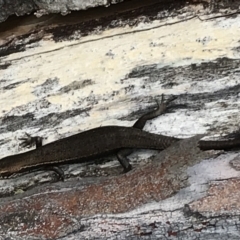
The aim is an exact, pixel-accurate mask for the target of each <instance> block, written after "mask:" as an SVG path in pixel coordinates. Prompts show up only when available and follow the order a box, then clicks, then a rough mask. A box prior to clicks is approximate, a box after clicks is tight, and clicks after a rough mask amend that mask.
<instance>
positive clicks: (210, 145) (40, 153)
mask: <svg viewBox="0 0 240 240" xmlns="http://www.w3.org/2000/svg"><path fill="white" fill-rule="evenodd" d="M174 99H176V98H171V99H170V100H168V101H166V102H164V101H163V97H162V102H161V104H160V105H158V108H157V109H156V110H154V111H151V112H149V113H147V114H144V115H143V116H142V117H140V118H139V119H138V120H137V122H136V123H135V124H134V125H133V127H120V126H105V127H98V128H94V129H91V130H88V131H85V132H81V133H78V134H75V135H72V136H70V137H67V138H64V139H60V140H58V141H55V142H52V143H49V144H46V145H44V146H42V139H41V138H40V137H31V136H29V135H27V137H26V138H22V139H21V140H23V143H22V145H23V146H30V145H32V144H36V147H37V148H36V149H35V150H31V151H28V152H25V153H21V154H16V155H12V156H8V157H5V158H3V159H1V160H0V175H1V176H10V175H12V174H13V173H17V172H24V171H27V170H30V169H42V168H45V169H50V170H53V171H55V172H56V173H57V174H58V175H59V177H60V178H61V179H63V178H64V175H63V171H62V170H61V169H60V168H59V167H57V165H58V164H69V163H73V162H84V161H87V160H89V159H94V158H98V157H101V156H104V155H106V154H109V153H112V152H115V153H116V154H117V157H118V160H119V162H120V164H121V165H122V167H123V168H124V171H125V172H127V171H129V170H131V169H132V167H131V165H130V163H129V160H128V159H127V156H128V155H129V154H131V153H132V151H133V149H156V150H163V149H165V148H167V147H169V146H170V145H171V144H173V143H174V142H176V141H179V140H181V139H179V138H174V137H168V136H164V135H158V134H154V133H148V132H145V131H143V130H142V128H143V127H144V125H145V123H146V122H147V120H150V119H153V118H155V117H157V116H159V115H161V114H163V113H164V112H165V110H166V108H167V106H168V104H169V103H170V102H171V101H173V100H174ZM239 146H240V139H233V140H226V141H199V147H200V148H201V149H202V150H209V149H217V150H219V149H223V150H229V149H232V148H235V147H239Z"/></svg>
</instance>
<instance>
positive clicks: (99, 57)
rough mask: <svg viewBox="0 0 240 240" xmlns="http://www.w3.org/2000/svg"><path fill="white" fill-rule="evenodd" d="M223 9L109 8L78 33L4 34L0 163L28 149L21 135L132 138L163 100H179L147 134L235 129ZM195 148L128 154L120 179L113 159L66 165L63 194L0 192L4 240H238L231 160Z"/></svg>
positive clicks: (230, 31)
mask: <svg viewBox="0 0 240 240" xmlns="http://www.w3.org/2000/svg"><path fill="white" fill-rule="evenodd" d="M224 4H225V5H224ZM224 4H222V5H221V4H220V3H219V4H218V5H216V3H215V5H214V2H213V3H212V5H211V4H210V5H204V3H198V4H184V2H183V3H178V4H177V3H176V4H175V5H174V6H173V5H172V4H171V3H170V2H169V3H165V4H162V3H158V4H152V5H149V6H144V7H139V8H136V7H135V8H134V9H130V10H129V11H126V10H124V11H118V12H115V11H113V12H111V8H109V12H108V14H106V13H104V14H102V13H99V12H98V11H99V10H96V13H94V12H91V14H92V15H91V17H88V18H87V19H85V21H84V20H83V21H80V20H79V19H78V18H77V16H76V15H74V14H73V15H71V14H70V15H68V16H66V18H64V20H63V19H62V18H60V17H54V18H49V19H48V21H46V22H44V21H43V22H42V24H40V25H39V24H35V23H34V22H31V24H29V25H27V24H24V26H23V25H21V24H20V23H19V25H15V26H14V28H9V27H6V28H3V29H4V31H2V32H1V33H0V39H1V40H0V41H1V45H0V53H1V55H0V91H1V94H0V109H1V111H0V121H1V125H0V133H1V134H0V148H1V153H2V154H1V157H4V156H7V155H11V154H16V153H19V152H21V151H26V149H20V148H19V140H18V138H19V137H22V136H23V135H24V132H28V133H30V134H33V135H36V134H38V135H40V136H43V137H45V138H46V139H45V142H51V141H54V140H56V139H59V138H63V137H66V136H69V135H71V134H75V133H77V132H80V131H84V130H87V129H90V128H94V127H98V126H104V125H122V126H131V125H132V124H133V123H134V121H135V120H136V119H137V118H138V117H139V116H141V115H142V114H143V113H145V112H146V111H148V110H149V109H152V108H154V107H155V106H156V102H155V100H156V99H160V96H161V94H164V95H165V96H166V98H168V97H169V96H170V95H177V96H178V99H177V100H176V101H174V103H172V105H171V108H170V109H169V111H168V112H167V113H166V114H165V115H163V116H161V117H159V118H157V119H154V120H152V121H150V122H149V123H148V124H147V126H146V127H145V130H146V131H150V132H154V133H161V134H165V135H169V136H175V137H184V138H189V137H191V136H194V135H196V134H205V135H207V137H208V138H210V137H211V138H220V137H222V135H226V134H229V133H232V132H234V131H237V130H238V129H239V109H240V95H239V89H240V80H239V61H240V60H239V36H240V30H239V29H240V28H239V23H240V21H239V20H240V19H239V16H238V14H237V11H236V10H235V9H237V8H236V6H235V5H231V4H230V3H226V2H225V3H224ZM227 4H228V5H227ZM232 4H236V3H232ZM226 5H227V6H226ZM226 9H227V10H226ZM223 10H225V15H223V13H222V12H223ZM95 16H98V18H97V19H96V17H95ZM20 22H21V21H20ZM14 33H16V34H15V35H13V34H14ZM197 139H198V137H196V138H193V139H190V140H185V141H183V145H178V144H176V146H175V145H174V146H172V147H171V148H170V149H167V150H165V151H163V152H161V153H160V154H158V153H157V152H151V151H137V152H136V153H134V154H132V155H131V156H130V159H131V161H132V163H133V166H134V168H135V169H134V171H132V172H130V173H129V174H127V175H121V174H120V173H121V167H120V166H119V164H118V162H117V160H116V159H115V157H114V156H109V158H104V159H101V160H99V161H98V162H97V163H92V164H74V165H69V166H65V167H63V170H64V172H65V174H66V175H67V181H66V182H64V183H60V182H57V183H51V181H54V179H55V176H54V174H53V173H51V172H32V173H29V174H25V175H19V176H17V177H16V178H12V179H3V180H0V190H1V192H0V194H1V200H0V201H1V207H0V211H1V214H0V222H1V224H0V237H3V238H6V237H9V238H10V239H41V238H42V239H44V238H45V239H57V238H59V237H62V239H79V238H80V239H117V238H120V239H174V238H176V237H177V238H178V239H194V238H199V239H219V238H221V239H239V231H238V226H239V204H238V202H239V196H238V194H237V190H236V189H238V186H239V167H238V165H239V164H238V162H239V161H238V160H239V153H238V152H237V151H234V152H230V153H223V152H217V153H216V152H211V151H210V152H206V153H204V152H200V151H199V149H198V148H197V144H196V141H197ZM181 144H182V143H181ZM76 179H78V180H76ZM234 192H236V194H234ZM14 193H15V195H13V194H14ZM16 193H18V194H16ZM7 196H9V197H7Z"/></svg>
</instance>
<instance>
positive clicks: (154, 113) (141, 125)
mask: <svg viewBox="0 0 240 240" xmlns="http://www.w3.org/2000/svg"><path fill="white" fill-rule="evenodd" d="M176 98H177V97H176V96H174V97H171V98H170V99H168V100H167V101H164V95H163V94H162V99H161V103H160V104H159V102H158V101H157V106H158V107H157V108H156V109H155V110H153V111H151V112H148V113H146V114H144V115H143V116H141V117H140V118H139V119H138V120H137V121H136V122H135V123H134V125H133V127H134V128H139V129H143V128H144V126H145V124H146V122H147V121H148V120H151V119H153V118H156V117H158V116H160V115H162V114H163V113H164V112H165V111H166V109H167V107H168V105H169V103H170V102H172V101H173V100H175V99H176Z"/></svg>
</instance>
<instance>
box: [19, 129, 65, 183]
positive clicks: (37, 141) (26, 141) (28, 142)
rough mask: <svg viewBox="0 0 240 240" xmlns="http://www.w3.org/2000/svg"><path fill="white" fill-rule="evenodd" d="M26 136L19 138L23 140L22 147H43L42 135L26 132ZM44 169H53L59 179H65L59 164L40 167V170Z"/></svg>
mask: <svg viewBox="0 0 240 240" xmlns="http://www.w3.org/2000/svg"><path fill="white" fill-rule="evenodd" d="M25 135H26V137H23V138H19V140H21V141H22V142H21V143H20V146H21V147H27V148H30V147H32V146H33V145H35V146H36V149H38V148H41V147H42V140H43V138H42V137H39V136H35V137H32V136H31V135H30V134H28V133H25ZM41 169H44V170H50V171H53V172H55V173H56V174H57V176H58V179H59V180H62V181H64V172H63V170H62V169H61V168H60V167H58V166H45V167H41V168H39V170H41Z"/></svg>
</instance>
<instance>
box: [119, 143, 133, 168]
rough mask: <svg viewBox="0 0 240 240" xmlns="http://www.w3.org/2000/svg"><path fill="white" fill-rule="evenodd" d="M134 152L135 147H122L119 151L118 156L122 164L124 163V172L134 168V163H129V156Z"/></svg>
mask: <svg viewBox="0 0 240 240" xmlns="http://www.w3.org/2000/svg"><path fill="white" fill-rule="evenodd" d="M132 152H133V149H129V148H124V149H120V150H119V151H118V152H117V158H118V161H119V162H120V164H121V165H122V167H123V169H124V172H129V171H130V170H132V165H131V164H130V163H129V159H128V158H127V156H128V155H130V154H131V153H132Z"/></svg>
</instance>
